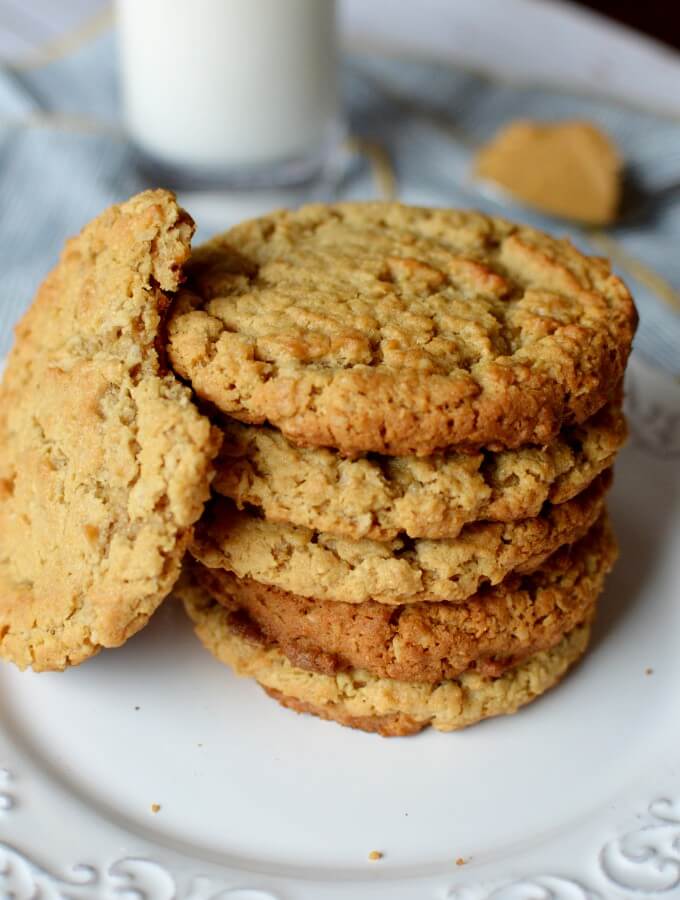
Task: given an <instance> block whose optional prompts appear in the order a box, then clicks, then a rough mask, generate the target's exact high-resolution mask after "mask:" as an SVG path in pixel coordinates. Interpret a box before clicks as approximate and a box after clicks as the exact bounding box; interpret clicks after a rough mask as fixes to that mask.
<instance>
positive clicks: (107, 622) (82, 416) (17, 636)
mask: <svg viewBox="0 0 680 900" xmlns="http://www.w3.org/2000/svg"><path fill="white" fill-rule="evenodd" d="M192 234H193V222H192V221H191V219H190V218H189V216H188V215H187V214H186V213H185V212H184V211H183V210H181V209H180V208H179V207H178V206H177V203H176V202H175V198H174V196H173V195H172V194H170V193H168V192H167V191H149V192H146V193H143V194H140V195H139V196H137V197H134V198H132V199H131V200H129V201H128V202H127V203H124V204H122V205H121V206H114V207H112V208H111V209H109V210H108V211H107V212H105V213H104V214H103V215H102V216H100V217H99V218H98V219H96V220H95V221H93V222H92V223H91V224H89V225H88V226H87V227H86V228H85V229H84V230H83V231H82V232H81V234H80V235H79V236H78V237H76V238H74V239H72V240H70V241H69V242H68V244H67V245H66V248H65V250H64V252H63V254H62V256H61V259H60V261H59V263H58V265H57V266H56V268H55V269H54V270H53V272H52V273H51V274H50V275H48V277H47V278H46V280H45V281H44V282H43V284H42V286H41V287H40V289H39V291H38V294H37V297H36V300H35V302H34V304H33V306H32V307H31V309H30V310H29V311H28V313H27V314H26V315H25V317H24V318H23V320H22V321H21V322H20V324H19V326H18V327H17V330H16V343H15V346H14V349H13V350H12V353H11V354H10V357H9V360H8V364H7V368H6V371H5V375H4V379H3V383H2V387H1V388H0V657H2V658H4V659H7V660H10V661H12V662H14V663H16V664H17V665H18V666H20V667H22V668H24V667H27V666H32V667H33V668H34V669H35V670H38V671H40V670H45V669H63V668H65V667H66V666H68V665H75V664H78V663H81V662H83V660H85V659H87V658H88V657H90V656H92V655H93V654H94V653H96V652H97V651H98V650H99V649H100V648H102V647H115V646H118V645H120V644H122V643H123V642H124V641H125V640H126V639H127V638H128V637H130V636H131V635H132V634H134V633H135V632H136V631H138V630H139V629H140V628H141V627H142V626H143V625H144V624H145V623H146V621H147V620H148V618H149V616H150V615H151V614H152V613H153V612H154V610H155V609H156V607H157V606H158V604H159V603H160V602H161V600H162V599H163V598H164V597H165V596H166V594H167V593H168V592H169V591H170V589H171V588H172V586H173V584H174V582H175V580H176V578H177V576H178V573H179V568H180V561H181V558H182V556H183V554H184V552H185V549H186V547H187V544H188V542H189V539H190V538H191V534H192V526H193V524H194V523H195V522H196V520H197V519H198V518H199V516H200V514H201V512H202V510H203V505H204V502H205V500H206V499H207V498H208V495H209V484H210V480H211V477H212V475H213V465H212V460H213V458H214V457H215V455H216V454H217V451H218V450H219V444H220V435H219V432H218V431H217V430H216V429H214V428H213V427H212V426H211V424H210V422H209V421H208V420H207V419H206V418H204V417H203V416H202V415H200V414H199V412H198V411H197V410H196V408H195V407H194V405H193V403H192V399H191V394H190V391H189V390H188V389H187V388H186V387H184V386H182V385H181V384H180V383H179V382H178V381H177V380H176V378H175V377H174V376H173V375H171V374H168V373H167V372H166V371H165V365H164V360H163V358H162V355H161V353H160V352H159V348H160V346H161V344H162V338H163V330H164V315H165V312H166V308H167V306H168V303H169V297H168V293H167V292H170V291H174V290H176V289H177V287H178V285H179V282H180V278H181V270H182V266H183V264H184V263H185V261H186V259H187V258H188V256H189V252H190V241H191V236H192Z"/></svg>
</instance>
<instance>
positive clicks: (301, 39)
mask: <svg viewBox="0 0 680 900" xmlns="http://www.w3.org/2000/svg"><path fill="white" fill-rule="evenodd" d="M117 13H118V23H119V30H118V33H119V43H120V69H121V87H122V100H123V110H124V116H125V121H126V124H127V129H128V133H129V135H130V137H131V139H132V141H133V142H134V144H135V146H136V148H137V150H138V151H139V153H140V154H141V156H142V159H143V161H144V162H145V163H146V164H147V167H149V168H151V167H153V168H154V169H155V170H156V171H158V172H160V174H161V175H163V176H164V177H165V178H166V180H168V181H169V182H170V183H175V184H179V185H187V186H188V185H195V184H202V183H204V184H216V185H217V184H221V185H224V186H233V187H249V186H253V187H264V186H277V185H284V184H291V183H295V182H299V181H304V180H305V179H308V178H311V177H312V176H314V175H315V174H317V173H318V172H320V171H321V170H322V169H323V168H324V166H325V164H326V163H327V162H329V161H330V160H331V159H332V158H333V157H334V155H335V154H336V152H337V149H338V147H339V145H340V143H341V141H342V138H343V137H344V128H343V122H342V116H341V111H340V104H339V99H338V84H337V69H338V67H337V48H336V32H335V0H191V2H186V0H117Z"/></svg>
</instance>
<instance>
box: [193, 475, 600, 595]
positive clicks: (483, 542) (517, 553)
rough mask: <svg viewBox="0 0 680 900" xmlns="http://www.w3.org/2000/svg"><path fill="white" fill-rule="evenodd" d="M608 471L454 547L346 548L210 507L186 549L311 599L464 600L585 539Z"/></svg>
mask: <svg viewBox="0 0 680 900" xmlns="http://www.w3.org/2000/svg"><path fill="white" fill-rule="evenodd" d="M609 482H610V473H609V472H606V473H604V474H603V475H601V476H599V477H598V478H597V479H596V481H595V482H594V483H593V484H592V485H591V486H590V487H589V488H588V489H587V490H586V491H584V492H583V493H581V494H579V495H578V496H577V497H574V498H573V499H572V500H569V501H567V502H566V503H561V504H560V505H559V506H548V507H547V508H546V510H545V511H544V512H542V513H541V515H539V516H534V517H532V518H529V519H522V520H520V521H517V522H509V523H506V524H502V523H487V524H475V525H468V526H466V527H465V528H464V529H463V530H462V531H461V533H460V534H459V535H458V537H457V538H454V539H452V540H441V541H431V540H426V539H422V540H410V539H405V538H397V539H395V540H393V541H387V542H378V541H370V540H366V539H365V540H361V541H350V540H347V539H346V538H339V537H335V536H334V535H330V534H326V533H323V532H315V531H311V530H310V529H308V528H302V527H299V526H295V525H280V524H276V523H273V522H267V521H266V520H264V519H261V518H258V517H257V516H255V515H253V514H251V513H250V512H249V511H243V512H241V511H239V510H237V509H236V507H235V506H234V505H233V504H232V503H231V502H230V501H229V500H225V499H222V498H217V499H215V500H213V501H212V503H211V504H210V506H209V508H208V510H207V511H206V515H205V516H204V517H203V518H202V519H201V522H200V523H199V525H198V527H197V529H196V536H195V538H194V541H193V543H192V544H191V547H190V549H191V552H192V554H193V555H194V556H195V557H196V558H197V559H198V560H199V561H200V562H202V563H203V564H204V565H206V566H208V567H209V568H212V569H220V568H222V569H227V570H228V571H230V572H233V573H234V574H235V575H237V576H238V577H239V578H252V579H253V580H255V581H259V582H261V583H263V584H268V585H272V586H273V587H278V588H281V589H282V590H284V591H290V592H291V593H293V594H299V595H300V596H302V597H312V598H314V599H317V600H339V601H342V602H344V603H363V602H365V601H367V600H375V601H377V602H379V603H389V604H400V603H404V602H407V603H414V602H421V601H426V600H448V601H451V602H461V601H462V600H465V599H466V598H467V597H470V596H471V595H472V594H474V593H475V592H476V591H477V590H478V589H479V587H480V586H481V585H483V584H485V583H491V584H498V582H500V581H502V580H503V578H505V576H506V575H507V574H508V573H509V572H511V571H519V572H530V571H532V570H533V569H535V568H536V567H537V566H539V565H540V564H541V563H542V562H543V560H544V559H547V557H548V556H550V554H551V553H554V552H555V550H557V549H558V547H561V546H562V545H563V544H571V543H573V542H574V541H576V540H578V539H579V538H581V537H582V536H583V535H584V534H585V533H586V532H587V531H588V529H589V528H590V527H591V526H592V525H593V524H594V523H595V521H596V520H597V519H598V518H599V516H600V513H601V512H602V509H603V507H604V497H605V493H606V490H607V488H608V486H609Z"/></svg>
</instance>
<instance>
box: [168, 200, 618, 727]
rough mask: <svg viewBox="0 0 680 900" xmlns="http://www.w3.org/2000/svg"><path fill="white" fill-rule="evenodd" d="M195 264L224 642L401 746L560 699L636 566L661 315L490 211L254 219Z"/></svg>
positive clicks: (224, 653)
mask: <svg viewBox="0 0 680 900" xmlns="http://www.w3.org/2000/svg"><path fill="white" fill-rule="evenodd" d="M188 271H189V279H188V282H187V287H186V289H185V290H184V291H182V292H181V294H180V295H179V297H178V299H177V301H176V303H175V307H174V310H173V313H172V316H171V319H170V322H169V328H168V344H169V356H170V359H171V362H172V365H173V367H174V369H175V371H176V372H177V373H178V374H179V375H181V376H182V377H184V378H185V379H186V380H187V381H189V382H190V384H191V385H192V387H193V389H194V391H195V392H196V394H197V395H198V396H199V397H200V398H202V400H203V401H205V405H206V408H207V409H209V410H210V411H211V412H212V417H213V419H214V420H215V421H216V422H217V423H218V424H220V425H221V428H222V430H223V432H224V436H225V444H224V449H223V452H222V456H221V458H220V461H219V465H218V475H217V479H216V482H215V486H216V488H217V490H218V491H219V492H221V493H222V494H224V495H226V497H228V498H230V499H226V498H218V499H215V500H214V501H213V503H212V504H211V508H210V509H209V511H208V514H207V516H206V517H204V519H203V520H202V522H201V523H200V524H199V527H198V530H197V537H196V539H195V541H194V543H193V545H192V552H193V554H194V556H195V557H196V559H197V560H198V562H197V563H196V564H195V565H194V566H193V568H192V571H193V576H194V577H193V585H192V586H189V587H186V586H185V589H184V590H185V596H186V599H187V607H188V609H189V611H190V614H191V615H192V618H193V619H194V621H195V622H196V624H197V630H198V632H199V635H200V636H201V638H202V639H203V641H204V642H205V643H206V644H207V645H208V646H209V647H210V648H211V649H212V650H213V651H214V652H215V653H216V654H217V655H218V656H219V657H220V658H221V659H223V660H225V661H226V662H229V663H231V664H232V665H233V666H234V667H235V668H236V669H237V671H241V672H245V673H248V674H252V675H254V676H255V677H256V678H257V679H258V681H260V683H261V684H263V685H264V686H265V688H266V689H267V690H268V691H269V692H270V693H273V694H274V695H275V696H276V697H277V698H278V699H280V700H282V701H283V702H284V703H286V704H287V705H290V706H293V707H294V708H296V709H300V710H308V711H312V712H315V713H317V714H319V715H322V716H325V717H328V718H334V719H337V720H339V721H342V722H344V723H346V724H352V725H356V726H358V727H361V728H366V729H370V730H378V731H381V732H382V733H386V734H404V733H410V732H413V731H417V730H419V729H420V728H422V727H424V726H425V725H427V724H433V725H435V726H436V727H437V728H441V729H445V730H447V729H451V728H457V727H461V726H463V725H465V724H469V723H470V722H473V721H476V720H477V719H479V718H484V717H486V716H488V715H493V714H495V713H498V712H509V711H513V710H514V709H517V708H518V707H519V706H520V705H522V704H523V703H525V702H527V701H528V700H530V699H532V698H533V697H535V696H537V695H538V694H540V693H542V692H543V691H544V690H545V689H547V688H548V687H550V686H551V685H552V684H554V683H555V682H556V681H557V680H558V679H559V678H560V677H561V675H562V674H563V672H564V671H565V670H566V668H567V667H568V665H569V664H570V663H571V662H573V661H574V660H575V659H576V658H577V657H578V656H579V655H580V654H581V652H582V651H583V649H584V648H585V644H586V641H587V635H588V626H589V623H590V621H591V619H592V615H593V611H594V605H595V600H596V598H597V595H598V594H599V592H600V589H601V587H602V582H603V578H604V575H605V574H606V572H607V570H608V569H609V567H610V565H611V562H612V560H613V557H614V544H613V539H612V537H611V534H610V532H609V530H608V527H607V524H606V520H605V518H604V513H603V498H604V494H605V492H606V488H607V486H608V483H609V472H608V469H609V467H610V466H611V463H612V461H613V458H614V456H615V454H616V452H617V451H618V449H619V447H620V446H621V444H622V442H623V440H624V437H625V424H624V422H623V419H622V416H621V411H620V394H621V392H620V384H621V380H622V377H623V373H624V369H625V365H626V361H627V358H628V353H629V351H630V346H631V341H632V337H633V333H634V330H635V324H636V314H635V309H634V306H633V302H632V300H631V297H630V295H629V293H628V291H627V289H626V288H625V286H624V285H623V284H622V282H621V281H620V280H619V279H618V278H617V277H616V276H614V275H613V274H612V273H611V271H610V268H609V266H608V264H607V263H606V262H604V261H603V260H600V259H594V258H588V257H584V256H583V255H581V254H580V253H578V251H576V250H575V249H574V248H573V247H572V246H571V244H569V243H568V242H566V241H558V240H554V239H552V238H550V237H548V236H546V235H543V234H541V233H539V232H536V231H534V230H532V229H529V228H524V227H520V226H516V225H512V224H511V223H508V222H505V221H502V220H496V219H490V218H488V217H485V216H483V215H479V214H474V213H462V212H455V211H446V210H431V209H419V208H409V207H405V206H401V205H397V204H342V205H337V206H310V207H306V208H304V209H302V210H300V211H299V212H295V213H289V212H280V213H275V214H273V215H271V216H267V217H265V218H262V219H259V220H256V221H253V222H248V223H245V224H243V225H240V226H237V227H236V228H233V229H232V230H231V231H229V232H228V233H227V234H225V235H223V236H221V237H219V238H217V239H215V240H213V241H212V242H210V243H209V244H207V245H206V246H204V247H203V248H199V250H197V251H196V252H195V254H194V256H193V258H192V261H191V263H190V265H189V270H188ZM235 420H239V421H235ZM572 546H573V549H571V548H572Z"/></svg>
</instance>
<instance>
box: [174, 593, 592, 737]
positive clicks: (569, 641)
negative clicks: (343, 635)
mask: <svg viewBox="0 0 680 900" xmlns="http://www.w3.org/2000/svg"><path fill="white" fill-rule="evenodd" d="M181 596H182V598H183V600H184V605H185V608H186V611H187V613H188V615H189V617H190V618H191V620H192V621H193V623H194V627H195V631H196V634H197V636H198V638H199V640H200V641H201V643H202V644H203V645H204V646H205V648H206V649H207V650H209V651H210V652H211V653H212V654H213V655H214V656H215V657H216V658H217V659H218V660H219V661H220V662H223V663H225V664H226V665H228V666H230V667H231V668H232V669H233V670H234V671H235V672H236V674H237V675H241V676H247V677H251V678H255V679H256V680H257V681H258V682H259V684H260V685H261V686H262V687H263V688H264V689H265V690H266V691H267V692H268V693H269V694H270V695H271V696H273V697H274V698H275V699H277V700H279V702H281V703H282V704H283V705H284V706H288V707H290V708H291V709H294V710H296V711H298V712H310V713H313V714H314V715H317V716H320V717H322V718H324V719H332V720H334V721H336V722H339V723H341V724H343V725H349V726H351V727H354V728H360V729H362V730H364V731H374V732H378V733H380V734H383V735H385V736H397V735H407V734H415V733H416V732H418V731H421V730H422V729H423V728H426V727H427V726H428V725H431V726H432V727H433V728H436V729H437V730H439V731H455V730H457V729H460V728H465V727H467V726H468V725H472V724H474V723H475V722H479V721H480V720H482V719H487V718H490V717H491V716H497V715H504V714H508V713H514V712H516V711H517V710H518V709H519V708H520V707H522V706H524V705H525V704H527V703H530V702H531V701H532V700H535V699H536V698H537V697H539V696H540V695H541V694H543V693H545V691H547V690H549V689H550V688H551V687H553V686H554V685H556V684H557V683H558V682H559V681H560V679H561V678H562V677H563V676H564V674H565V673H566V671H567V670H568V669H569V667H570V666H571V665H573V663H575V662H576V661H577V660H578V659H579V657H581V656H582V655H583V653H584V652H585V650H586V647H587V645H588V639H589V636H590V627H589V626H588V625H580V626H578V627H576V628H574V629H573V631H571V632H570V633H569V634H568V635H566V636H565V637H564V638H563V639H562V640H561V641H560V643H559V644H558V645H557V646H556V647H553V648H552V649H550V650H544V651H540V652H539V653H536V654H534V655H533V656H531V657H529V658H528V659H527V660H525V661H524V662H523V663H521V664H520V665H519V666H517V667H515V668H514V669H510V670H508V671H507V672H505V673H504V674H503V675H501V676H500V677H499V678H490V677H488V676H485V675H481V674H479V673H478V672H465V673H463V674H462V675H459V676H458V677H457V678H452V679H447V680H445V681H441V682H439V683H438V684H423V683H415V682H408V681H397V680H395V679H391V678H377V677H375V676H374V675H371V674H370V673H368V672H366V671H364V670H362V669H352V670H351V671H348V672H341V673H338V674H336V675H322V674H319V673H317V672H310V671H308V670H306V669H301V668H299V667H298V666H294V665H293V664H292V663H291V662H290V660H289V659H288V658H287V657H286V656H285V654H284V653H282V652H281V650H279V648H278V647H276V646H264V645H262V644H261V643H258V642H257V641H253V640H251V639H249V638H248V637H246V636H244V634H243V633H242V631H241V630H239V629H238V628H235V627H234V626H233V625H232V623H231V620H230V616H229V613H228V612H227V610H225V609H224V608H223V607H221V606H220V605H219V604H218V603H216V602H215V601H214V600H213V599H212V598H211V597H210V596H209V595H208V594H207V593H206V592H205V591H203V590H202V589H201V588H198V587H196V586H190V585H188V584H187V583H186V582H185V583H184V584H183V585H182V588H181Z"/></svg>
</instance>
